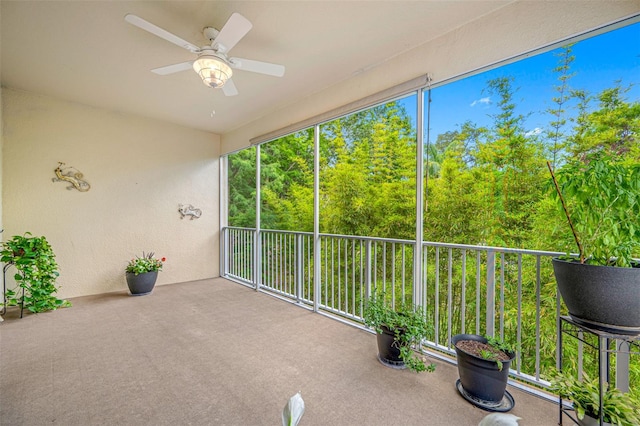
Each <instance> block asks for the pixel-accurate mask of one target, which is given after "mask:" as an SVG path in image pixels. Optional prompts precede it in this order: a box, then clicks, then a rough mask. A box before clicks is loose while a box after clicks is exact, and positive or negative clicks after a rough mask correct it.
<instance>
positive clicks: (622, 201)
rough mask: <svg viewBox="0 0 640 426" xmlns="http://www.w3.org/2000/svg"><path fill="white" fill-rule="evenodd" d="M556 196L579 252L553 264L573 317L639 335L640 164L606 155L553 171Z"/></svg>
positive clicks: (563, 296) (590, 325) (590, 156)
mask: <svg viewBox="0 0 640 426" xmlns="http://www.w3.org/2000/svg"><path fill="white" fill-rule="evenodd" d="M549 171H550V172H551V176H552V178H553V182H554V184H555V185H554V186H555V194H556V195H557V198H558V200H559V201H560V203H559V204H560V205H561V206H562V208H563V211H564V214H565V217H566V219H567V221H568V223H569V226H570V228H571V231H572V234H573V238H574V240H575V242H576V245H577V247H578V254H577V255H567V256H565V257H558V258H554V259H553V268H554V274H555V277H556V281H557V283H558V289H559V291H560V295H561V296H562V299H563V300H564V303H565V305H566V306H567V308H568V311H569V315H570V316H571V317H572V318H573V319H574V320H575V321H576V322H578V323H581V324H582V325H586V326H588V327H592V328H598V329H601V330H606V331H613V332H618V333H624V334H638V333H640V262H638V260H637V259H634V256H640V164H628V163H623V162H620V161H619V160H616V159H615V158H613V157H611V156H610V155H607V154H605V153H601V152H599V153H595V154H591V155H588V156H586V157H585V158H584V159H583V160H582V161H578V160H575V161H572V162H570V163H567V164H566V165H564V166H563V167H562V168H561V169H560V170H559V171H558V172H557V175H558V178H557V179H556V176H555V174H554V171H553V170H552V168H551V166H550V165H549Z"/></svg>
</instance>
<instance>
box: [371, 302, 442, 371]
mask: <svg viewBox="0 0 640 426" xmlns="http://www.w3.org/2000/svg"><path fill="white" fill-rule="evenodd" d="M363 317H364V322H365V324H366V325H367V326H369V327H371V328H373V329H374V330H375V331H376V332H377V333H382V326H383V325H384V326H386V327H387V328H389V330H390V331H391V332H393V334H394V337H395V341H396V342H397V344H398V349H399V350H400V357H401V358H402V361H403V362H404V363H405V365H406V366H407V367H408V368H409V369H411V370H413V371H415V372H418V373H419V372H422V371H429V372H432V371H435V368H436V366H435V364H433V363H432V364H429V365H427V364H426V363H425V362H424V359H423V358H422V357H420V356H418V354H417V353H416V352H415V351H414V350H413V349H412V346H413V345H415V346H419V345H420V342H421V341H422V340H423V339H425V338H426V337H427V335H428V333H429V331H430V327H429V325H428V324H427V322H426V319H425V314H424V311H423V310H422V309H421V308H420V307H418V306H415V305H411V304H406V303H400V302H396V303H395V305H393V306H392V304H391V302H390V301H389V300H387V298H386V297H385V294H384V293H383V292H378V293H377V294H376V295H374V296H373V297H371V298H370V299H369V300H368V302H367V304H366V306H365V309H364V313H363Z"/></svg>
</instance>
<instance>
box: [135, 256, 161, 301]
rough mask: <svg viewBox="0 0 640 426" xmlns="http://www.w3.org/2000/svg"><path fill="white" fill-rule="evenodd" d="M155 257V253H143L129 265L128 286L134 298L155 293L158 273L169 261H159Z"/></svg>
mask: <svg viewBox="0 0 640 426" xmlns="http://www.w3.org/2000/svg"><path fill="white" fill-rule="evenodd" d="M153 256H154V253H153V252H150V253H147V254H145V253H144V252H142V257H139V256H136V257H135V258H133V259H131V260H130V261H129V263H128V264H127V268H126V270H125V271H126V276H127V285H128V286H129V291H130V292H131V295H132V296H144V295H145V294H149V293H151V291H153V287H154V285H155V284H156V280H157V279H158V271H162V266H163V264H164V262H165V261H166V260H167V259H166V258H165V257H163V258H161V259H157V258H155V257H153Z"/></svg>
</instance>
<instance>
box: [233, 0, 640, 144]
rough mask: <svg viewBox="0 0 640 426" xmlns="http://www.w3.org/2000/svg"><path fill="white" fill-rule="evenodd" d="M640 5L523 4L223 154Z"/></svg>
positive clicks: (382, 68) (258, 124)
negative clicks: (345, 107) (424, 77)
mask: <svg viewBox="0 0 640 426" xmlns="http://www.w3.org/2000/svg"><path fill="white" fill-rule="evenodd" d="M639 11H640V0H620V1H618V0H613V1H612V0H593V1H589V0H582V1H566V0H559V1H558V0H554V1H517V2H514V3H510V4H508V5H507V6H505V7H503V8H501V9H499V10H497V11H496V12H494V13H491V14H489V15H486V16H483V17H479V18H478V19H477V20H475V21H473V22H470V23H468V24H467V25H464V26H462V27H460V28H458V29H457V30H455V31H452V32H450V33H448V34H446V35H444V36H442V37H439V38H437V39H435V40H425V43H424V44H423V45H422V46H420V47H418V48H416V49H413V50H410V51H408V52H405V53H402V54H401V55H398V56H396V57H392V58H390V60H389V61H387V62H385V63H383V64H381V65H379V66H377V67H375V68H373V69H371V70H369V71H367V72H366V73H363V74H360V75H357V76H354V77H353V78H351V79H349V80H347V81H342V82H339V83H337V84H336V85H334V86H332V87H330V88H328V89H327V90H324V91H322V92H320V93H317V94H315V95H313V96H310V97H309V98H307V99H304V100H303V101H301V102H298V103H296V104H293V105H289V106H288V107H286V108H284V109H282V110H280V111H278V112H276V113H273V114H270V115H267V116H264V117H261V118H260V119H258V120H256V121H254V122H252V123H249V124H248V125H246V126H243V127H241V128H239V129H237V130H235V131H233V132H230V133H227V134H224V135H222V148H221V152H222V153H223V154H226V153H229V152H232V151H235V150H239V149H241V148H245V147H247V146H248V145H249V140H250V139H251V138H254V137H258V136H261V135H264V134H267V133H270V132H272V131H275V130H278V129H281V128H284V127H287V126H289V125H291V124H294V123H298V122H300V121H303V120H305V119H307V118H310V117H314V116H316V115H319V114H321V113H324V112H327V111H330V110H332V109H334V108H338V107H340V106H342V105H346V104H349V103H351V102H354V101H357V100H360V99H362V98H365V97H367V96H369V95H372V94H374V93H377V92H381V91H383V90H385V89H387V88H389V87H393V86H395V85H398V84H400V83H403V82H405V81H408V80H411V79H413V78H415V77H418V76H421V75H425V74H427V73H430V74H432V76H433V79H434V84H437V83H438V82H440V81H444V80H447V79H450V78H452V77H454V76H458V75H460V74H463V73H466V72H470V71H473V70H475V69H478V68H481V67H485V66H487V65H490V64H493V63H495V62H498V61H501V60H505V59H508V58H511V57H513V56H516V55H519V54H522V53H525V52H528V51H531V50H533V49H537V48H539V47H542V46H545V45H548V44H550V43H553V42H557V41H560V40H563V39H565V38H567V37H569V36H573V35H576V34H578V33H581V32H584V31H587V30H590V29H593V28H595V27H598V26H600V25H603V24H607V23H611V22H612V21H614V20H618V19H621V18H624V17H627V16H629V15H631V14H637V13H638V12H639Z"/></svg>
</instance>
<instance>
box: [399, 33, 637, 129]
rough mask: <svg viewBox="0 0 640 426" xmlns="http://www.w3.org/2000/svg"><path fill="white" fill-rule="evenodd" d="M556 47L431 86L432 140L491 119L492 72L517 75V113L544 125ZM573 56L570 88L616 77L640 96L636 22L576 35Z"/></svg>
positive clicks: (595, 88) (596, 87)
mask: <svg viewBox="0 0 640 426" xmlns="http://www.w3.org/2000/svg"><path fill="white" fill-rule="evenodd" d="M558 50H559V49H556V50H553V51H549V52H545V53H541V54H538V55H535V56H532V57H529V58H527V59H523V60H520V61H517V62H514V63H512V64H509V65H506V66H502V67H499V68H496V69H493V70H490V71H487V72H483V73H480V74H477V75H474V76H472V77H468V78H465V79H462V80H459V81H456V82H453V83H450V84H446V85H443V86H440V87H436V88H434V89H433V90H432V96H431V97H432V103H431V125H430V128H431V141H432V142H435V140H436V139H437V136H438V134H439V133H443V132H445V131H449V130H456V129H458V125H459V124H461V123H463V122H464V121H466V120H470V121H472V122H474V123H476V124H478V125H490V123H491V121H492V120H491V118H490V115H491V114H496V113H497V111H498V110H497V107H496V105H495V101H496V99H495V97H492V96H491V95H490V94H489V93H488V92H487V91H486V90H485V88H486V86H487V84H486V83H487V81H488V80H491V79H494V78H496V77H506V76H510V77H513V78H514V79H515V80H514V81H513V82H512V88H514V89H517V92H516V93H515V94H514V97H513V98H514V101H515V103H516V104H517V105H518V107H517V110H516V113H518V114H523V115H527V114H529V116H528V118H527V120H526V128H527V131H535V129H536V128H538V129H540V128H543V127H545V126H546V125H547V123H548V121H549V120H550V118H549V116H548V115H547V114H546V113H544V111H545V110H546V109H548V108H551V107H553V103H552V98H553V97H554V96H557V92H555V90H554V86H555V85H558V84H559V82H558V80H557V75H556V74H555V73H554V72H553V68H555V67H556V66H557V64H558V57H557V56H555V55H554V53H557V52H558ZM573 56H575V60H574V61H573V63H572V64H571V69H572V71H573V72H574V73H575V75H574V77H573V78H572V79H571V80H570V82H569V84H570V86H571V88H572V89H581V90H586V91H587V92H589V93H591V94H597V93H599V92H600V91H601V90H603V89H605V88H608V87H613V86H614V85H615V83H616V81H617V80H620V81H622V85H623V86H627V85H632V89H631V90H630V91H629V92H628V93H627V95H626V96H627V99H628V100H630V101H640V23H636V24H633V25H629V26H626V27H624V28H620V29H617V30H613V31H610V32H607V33H604V34H601V35H598V36H596V37H592V38H589V39H587V40H583V41H580V42H578V43H576V44H575V45H574V46H573ZM436 80H437V78H436ZM414 102H415V101H413V100H412V101H411V103H410V104H409V105H410V106H409V105H407V111H408V112H410V114H411V115H413V116H415V112H414V110H415V106H414V105H415V104H414ZM573 112H574V111H572V110H571V111H568V113H573Z"/></svg>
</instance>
